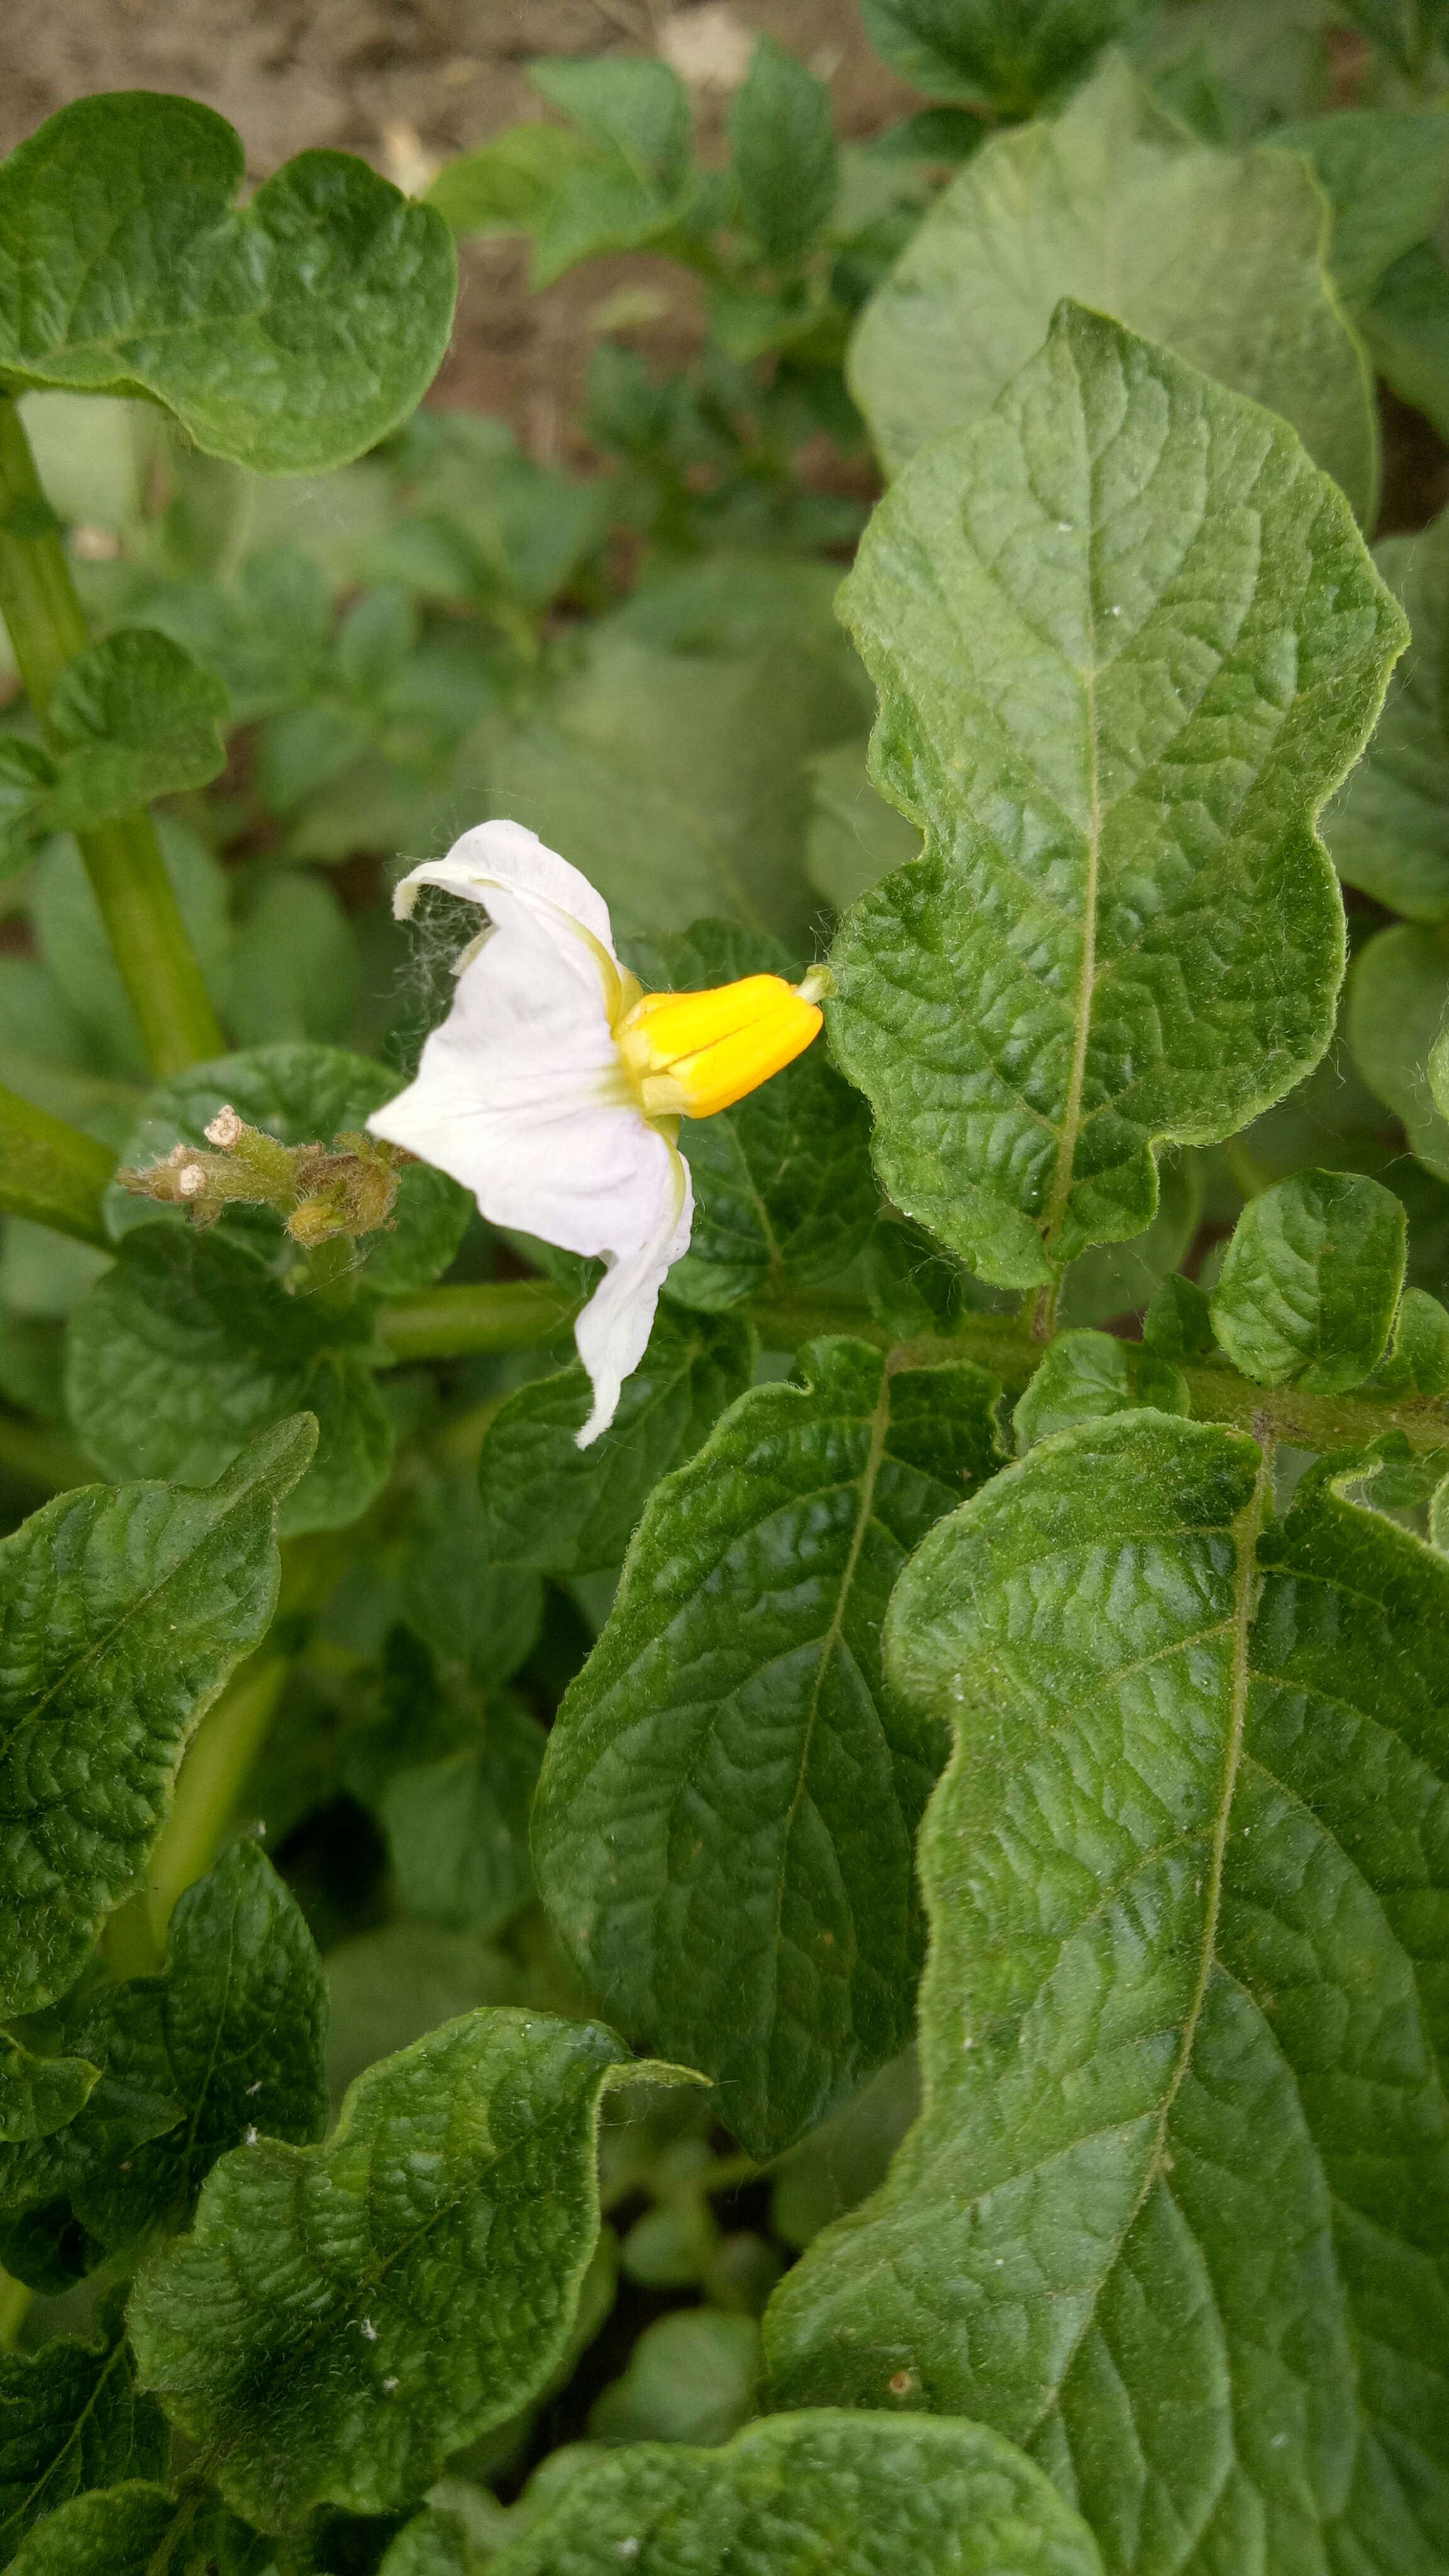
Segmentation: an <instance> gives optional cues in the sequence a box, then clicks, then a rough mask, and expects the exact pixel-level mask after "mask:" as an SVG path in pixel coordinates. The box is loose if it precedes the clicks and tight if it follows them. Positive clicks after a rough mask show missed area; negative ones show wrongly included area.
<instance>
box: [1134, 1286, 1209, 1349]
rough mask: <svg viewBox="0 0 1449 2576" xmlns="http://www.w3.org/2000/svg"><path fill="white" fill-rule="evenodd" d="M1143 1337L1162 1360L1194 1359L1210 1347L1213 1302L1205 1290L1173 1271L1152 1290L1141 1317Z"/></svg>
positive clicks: (1149, 1347)
mask: <svg viewBox="0 0 1449 2576" xmlns="http://www.w3.org/2000/svg"><path fill="white" fill-rule="evenodd" d="M1142 1338H1143V1341H1144V1342H1145V1343H1146V1344H1147V1347H1148V1349H1149V1350H1153V1351H1157V1352H1158V1353H1160V1355H1161V1357H1162V1358H1163V1359H1165V1360H1195V1359H1198V1358H1200V1357H1201V1356H1202V1355H1203V1353H1204V1352H1206V1351H1210V1350H1211V1349H1212V1346H1213V1324H1212V1305H1211V1301H1210V1299H1209V1298H1208V1295H1207V1292H1206V1290H1205V1289H1202V1288H1199V1286H1198V1284H1197V1281H1196V1280H1195V1279H1184V1278H1183V1277H1182V1275H1181V1273H1180V1272H1179V1271H1174V1272H1173V1274H1172V1276H1171V1277H1170V1278H1168V1279H1164V1280H1163V1282H1162V1285H1161V1287H1160V1288H1158V1289H1157V1290H1156V1291H1155V1292H1154V1295H1153V1298H1152V1302H1151V1304H1150V1305H1149V1307H1148V1309H1147V1312H1146V1314H1145V1315H1144V1316H1143V1318H1142Z"/></svg>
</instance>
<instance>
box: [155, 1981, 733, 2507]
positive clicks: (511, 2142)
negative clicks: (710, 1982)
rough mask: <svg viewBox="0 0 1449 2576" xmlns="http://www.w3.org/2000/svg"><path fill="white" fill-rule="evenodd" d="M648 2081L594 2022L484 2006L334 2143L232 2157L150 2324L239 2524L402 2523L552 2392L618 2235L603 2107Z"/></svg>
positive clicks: (394, 2064)
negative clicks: (540, 2392) (310, 2515)
mask: <svg viewBox="0 0 1449 2576" xmlns="http://www.w3.org/2000/svg"><path fill="white" fill-rule="evenodd" d="M641 2071H643V2070H639V2069H636V2068H635V2067H634V2066H633V2065H631V2064H630V2062H629V2061H628V2059H627V2058H626V2056H625V2052H624V2051H623V2049H622V2048H621V2047H620V2045H619V2043H618V2041H617V2040H615V2039H614V2038H612V2036H611V2035H610V2033H609V2032H607V2031H604V2030H600V2029H598V2028H597V2027H595V2025H593V2024H592V2023H588V2022H561V2021H556V2020H554V2019H553V2018H552V2017H551V2016H550V2015H548V2014H545V2013H534V2014H523V2013H518V2012H507V2011H483V2012H478V2013H472V2014H470V2015H468V2016H467V2017H466V2018H465V2019H464V2020H462V2021H455V2022H450V2023H447V2024H446V2025H445V2026H444V2027H443V2029H441V2030H438V2031H434V2032H433V2033H432V2034H431V2035H430V2036H429V2037H428V2038H426V2039H422V2040H419V2041H418V2042H417V2044H416V2046H415V2047H413V2048H410V2049H406V2050H404V2052H403V2053H402V2055H401V2056H398V2057H393V2058H389V2059H388V2060H387V2061H386V2062H385V2063H384V2064H383V2065H381V2066H379V2067H375V2068H374V2069H373V2070H372V2072H371V2073H370V2074H368V2075H365V2076H363V2077H361V2078H360V2079H359V2081H358V2082H357V2083H356V2084H355V2085H354V2086H353V2088H352V2091H351V2092H350V2093H349V2095H348V2097H347V2101H346V2103H345V2104H344V2106H343V2111H342V2118H341V2120H340V2122H339V2124H338V2127H337V2129H336V2131H335V2132H334V2134H333V2136H332V2137H331V2138H330V2139H329V2141H328V2143H327V2145H326V2146H325V2147H289V2146H279V2145H274V2144H273V2143H272V2142H271V2141H270V2140H264V2141H260V2142H259V2143H258V2144H257V2145H256V2146H254V2147H239V2148H237V2149H236V2150H235V2151H234V2153H233V2154H231V2155H229V2156H224V2157H223V2158H222V2160H221V2162H220V2164H219V2165H218V2166H217V2167H216V2168H215V2170H214V2172H213V2174H212V2176H211V2178H210V2180H209V2181H208V2183H207V2186H206V2188H205V2190H204V2191H203V2193H202V2196H201V2206H200V2209H199V2211H198V2214H197V2222H196V2231H195V2234H194V2235H192V2236H191V2237H189V2238H187V2239H186V2240H185V2241H183V2242H181V2243H179V2244H174V2245H172V2246H170V2247H169V2248H167V2249H166V2250H165V2251H164V2252H162V2253H161V2254H159V2255H158V2256H156V2257H153V2259H152V2260H151V2261H150V2262H148V2263H147V2264H146V2265H145V2266H144V2267H143V2269H142V2271H141V2273H140V2275H139V2278H138V2280H137V2284H136V2288H135V2291H134V2293H133V2295H132V2300H131V2311H130V2318H131V2334H132V2339H133V2342H134V2344H135V2348H136V2357H137V2363H138V2367H139V2370H140V2375H141V2379H142V2382H143V2384H144V2385H145V2386H147V2387H148V2388H151V2389H154V2390H155V2391H156V2392H157V2393H158V2394H159V2395H160V2397H161V2399H162V2401H163V2403H164V2404H165V2406H166V2409H167V2412H168V2414H169V2415H170V2416H171V2418H172V2421H173V2422H174V2423H176V2424H179V2425H180V2426H181V2428H182V2429H183V2431H185V2432H187V2433H189V2434H190V2436H191V2438H192V2439H193V2440H194V2441H198V2442H202V2443H205V2444H207V2445H208V2446H215V2456H216V2475H217V2478H218V2482H219V2484H220V2486H221V2488H222V2492H223V2494H224V2495H225V2496H226V2497H227V2499H228V2501H229V2502H230V2503H232V2504H233V2505H234V2506H235V2507H236V2509H237V2511H238V2512H240V2513H244V2514H246V2515H247V2516H248V2518H249V2519H250V2520H251V2521H253V2522H256V2523H258V2524H260V2526H261V2527H262V2528H263V2529H265V2530H272V2529H276V2528H277V2527H278V2526H279V2525H280V2524H282V2523H284V2522H287V2521H290V2520H292V2519H294V2518H295V2517H296V2516H297V2515H299V2514H301V2513H303V2512H305V2511H306V2510H307V2508H308V2507H309V2506H311V2505H314V2504H320V2503H333V2504H339V2505H345V2506H347V2507H348V2508H349V2509H350V2510H351V2511H352V2512H355V2513H381V2512H385V2511H386V2510H387V2509H388V2507H389V2506H391V2505H394V2504H396V2503H398V2502H399V2501H401V2500H402V2499H403V2498H404V2497H406V2496H410V2495H415V2494H416V2493H417V2492H418V2490H419V2489H420V2488H422V2487H424V2486H426V2485H427V2483H428V2481H429V2480H430V2479H431V2478H433V2477H436V2476H437V2474H438V2471H439V2470H440V2469H441V2467H442V2465H443V2462H444V2460H445V2459H446V2458H447V2457H448V2455H449V2453H450V2452H452V2451H455V2450H457V2449H459V2448H460V2447H461V2446H462V2444H464V2443H465V2442H470V2441H474V2440H476V2439H477V2437H478V2436H479V2435H480V2434H481V2433H484V2432H486V2431H487V2430H488V2428H489V2427H490V2426H491V2425H493V2424H497V2423H501V2422H502V2421H503V2420H504V2418H505V2417H507V2416H508V2415H510V2414H512V2413H514V2412H515V2411H516V2410H517V2408H518V2407H520V2406H521V2405H522V2404H523V2403H524V2402H525V2401H526V2400H527V2399H528V2398H529V2397H530V2396H531V2395H532V2394H533V2392H534V2390H535V2389H537V2388H539V2387H541V2386H542V2384H543V2382H544V2381H545V2380H546V2379H547V2377H548V2375H549V2373H550V2371H551V2370H552V2368H553V2366H554V2364H555V2362H556V2361H557V2359H558V2358H559V2355H560V2353H561V2352H562V2350H563V2347H564V2345H565V2343H566V2341H567V2339H568V2334H569V2329H570V2326H571V2325H572V2322H573V2314H574V2308H575V2305H576V2302H577V2298H578V2290H579V2283H580V2281H581V2280H582V2277H583V2273H584V2269H585V2266H586V2265H587V2263H588V2260H589V2257H590V2255H591V2253H592V2251H593V2246H594V2240H595V2237H596V2235H597V2232H598V2191H597V2184H596V2180H595V2173H594V2159H595V2136H596V2131H597V2126H598V2107H599V2101H600V2097H601V2095H602V2093H603V2092H604V2091H605V2089H606V2088H607V2087H609V2086H610V2085H613V2084H618V2083H626V2082H629V2081H631V2080H633V2079H634V2078H635V2077H636V2075H638V2074H639V2073H640V2072H641ZM647 2076H648V2080H649V2081H651V2082H655V2083H658V2082H664V2081H668V2080H669V2079H668V2074H667V2072H666V2071H665V2070H663V2069H661V2068H658V2067H651V2068H649V2069H648V2070H647ZM681 2080H683V2079H681Z"/></svg>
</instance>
